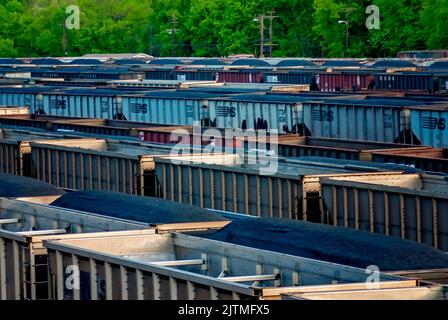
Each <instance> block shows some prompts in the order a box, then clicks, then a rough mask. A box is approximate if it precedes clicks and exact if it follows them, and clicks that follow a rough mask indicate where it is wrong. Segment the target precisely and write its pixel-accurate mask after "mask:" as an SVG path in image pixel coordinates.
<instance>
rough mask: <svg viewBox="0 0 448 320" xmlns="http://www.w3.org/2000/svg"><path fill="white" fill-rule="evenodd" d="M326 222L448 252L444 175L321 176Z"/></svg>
mask: <svg viewBox="0 0 448 320" xmlns="http://www.w3.org/2000/svg"><path fill="white" fill-rule="evenodd" d="M320 183H321V185H322V199H323V202H324V206H325V208H326V210H328V213H327V215H326V217H327V218H326V219H327V220H326V223H329V224H331V225H338V226H345V227H350V228H355V229H357V230H364V231H370V232H375V233H380V234H385V235H388V236H395V237H400V238H402V239H409V240H413V241H417V242H419V243H425V244H428V245H430V246H433V247H435V248H438V249H441V250H444V251H448V230H447V226H448V221H447V218H448V217H447V215H446V214H444V213H445V212H448V178H447V176H444V175H424V174H423V175H422V174H410V175H400V174H395V175H393V174H392V175H390V176H389V177H382V178H380V179H375V177H373V176H364V177H363V176H362V175H359V176H356V177H355V176H353V177H350V176H348V175H347V176H345V177H331V178H322V179H321V180H320Z"/></svg>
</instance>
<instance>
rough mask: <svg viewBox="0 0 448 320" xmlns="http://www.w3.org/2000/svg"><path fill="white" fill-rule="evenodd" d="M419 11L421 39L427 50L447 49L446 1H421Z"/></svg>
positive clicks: (447, 10)
mask: <svg viewBox="0 0 448 320" xmlns="http://www.w3.org/2000/svg"><path fill="white" fill-rule="evenodd" d="M422 2H423V4H422V11H421V24H422V28H423V30H422V37H423V39H424V40H425V44H426V47H427V48H428V49H447V48H448V33H447V32H446V25H447V22H446V19H447V17H448V1H446V0H423V1H422Z"/></svg>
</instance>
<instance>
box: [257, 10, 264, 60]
mask: <svg viewBox="0 0 448 320" xmlns="http://www.w3.org/2000/svg"><path fill="white" fill-rule="evenodd" d="M264 18H265V16H264V14H261V15H259V16H258V19H259V21H260V58H264Z"/></svg>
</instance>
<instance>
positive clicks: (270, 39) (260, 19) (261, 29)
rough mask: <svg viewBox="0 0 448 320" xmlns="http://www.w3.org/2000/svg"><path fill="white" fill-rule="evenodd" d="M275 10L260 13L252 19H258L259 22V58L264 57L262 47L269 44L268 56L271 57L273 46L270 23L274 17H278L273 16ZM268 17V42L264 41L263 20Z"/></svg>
mask: <svg viewBox="0 0 448 320" xmlns="http://www.w3.org/2000/svg"><path fill="white" fill-rule="evenodd" d="M274 13H275V11H274V10H272V11H271V12H269V14H268V15H267V14H260V15H259V16H258V17H256V18H255V19H254V21H258V22H259V23H260V58H264V47H267V46H269V56H270V57H272V47H273V46H275V44H273V42H272V40H273V37H272V34H273V30H272V23H273V21H274V19H275V18H279V17H278V16H274ZM265 19H269V43H265V42H264V20H265Z"/></svg>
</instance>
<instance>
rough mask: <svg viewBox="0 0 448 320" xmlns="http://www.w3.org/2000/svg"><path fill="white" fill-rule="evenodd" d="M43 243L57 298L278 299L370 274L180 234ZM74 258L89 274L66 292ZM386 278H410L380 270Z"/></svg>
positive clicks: (104, 236)
mask: <svg viewBox="0 0 448 320" xmlns="http://www.w3.org/2000/svg"><path fill="white" fill-rule="evenodd" d="M44 246H45V247H46V248H47V249H48V254H49V262H50V268H49V269H50V273H51V275H52V276H53V277H54V279H56V283H55V288H56V297H57V299H59V300H63V299H68V300H97V299H106V300H127V299H131V300H259V299H278V298H279V295H280V293H282V292H292V291H296V290H300V286H310V285H317V284H331V283H334V282H338V283H353V282H364V281H365V270H364V269H358V268H352V267H347V266H343V265H337V264H331V263H327V262H323V261H317V260H311V259H305V258H301V257H293V256H288V255H282V254H279V253H275V252H270V251H263V250H258V249H253V248H248V247H243V246H238V245H234V244H228V243H224V242H219V241H213V240H208V239H202V238H198V237H194V236H188V235H184V234H178V233H177V234H163V235H157V234H153V235H150V234H146V235H144V234H142V235H135V234H130V235H129V236H126V235H123V236H116V237H113V236H107V235H100V236H95V235H93V236H92V237H91V238H90V239H89V238H85V239H82V238H81V239H72V240H70V239H67V240H58V241H44ZM117 247H119V248H121V250H120V252H117V251H116V248H117ZM73 261H75V262H76V265H77V266H78V267H79V268H80V270H81V272H82V273H83V274H85V275H86V278H85V280H84V281H82V282H81V288H80V290H74V291H73V290H72V291H67V290H64V281H63V279H64V275H63V270H65V268H66V267H67V266H68V265H73ZM381 280H382V281H400V280H405V279H403V278H400V277H397V276H392V275H386V274H381ZM97 282H101V283H104V290H99V289H98V286H97Z"/></svg>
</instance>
